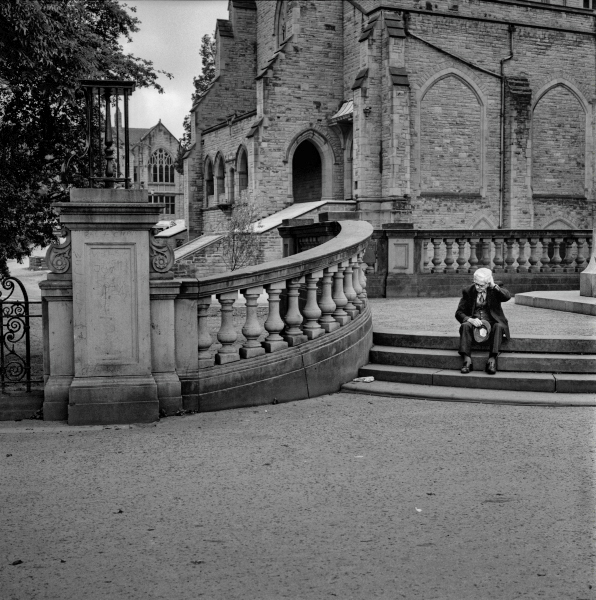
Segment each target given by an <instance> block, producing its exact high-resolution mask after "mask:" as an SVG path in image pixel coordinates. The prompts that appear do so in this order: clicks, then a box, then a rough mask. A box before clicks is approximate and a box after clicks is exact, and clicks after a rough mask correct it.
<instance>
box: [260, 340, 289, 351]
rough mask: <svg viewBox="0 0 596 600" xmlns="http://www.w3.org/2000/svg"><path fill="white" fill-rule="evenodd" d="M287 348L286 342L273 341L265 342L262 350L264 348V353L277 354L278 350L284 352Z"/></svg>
mask: <svg viewBox="0 0 596 600" xmlns="http://www.w3.org/2000/svg"><path fill="white" fill-rule="evenodd" d="M287 347H288V342H284V341H282V340H273V341H272V342H268V341H267V340H265V341H264V342H263V348H265V352H267V353H271V352H278V351H279V350H285V349H286V348H287Z"/></svg>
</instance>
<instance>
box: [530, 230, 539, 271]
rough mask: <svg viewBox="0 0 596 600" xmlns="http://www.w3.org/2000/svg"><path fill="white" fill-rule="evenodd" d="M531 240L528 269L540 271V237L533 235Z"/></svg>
mask: <svg viewBox="0 0 596 600" xmlns="http://www.w3.org/2000/svg"><path fill="white" fill-rule="evenodd" d="M529 241H530V258H529V259H528V260H529V261H530V268H529V269H528V270H529V271H530V273H540V267H539V266H538V263H539V262H540V258H539V257H538V238H537V237H531V238H529Z"/></svg>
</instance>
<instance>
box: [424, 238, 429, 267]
mask: <svg viewBox="0 0 596 600" xmlns="http://www.w3.org/2000/svg"><path fill="white" fill-rule="evenodd" d="M429 241H430V240H428V239H425V240H422V272H423V273H430V258H428V242H429Z"/></svg>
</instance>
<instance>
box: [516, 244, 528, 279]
mask: <svg viewBox="0 0 596 600" xmlns="http://www.w3.org/2000/svg"><path fill="white" fill-rule="evenodd" d="M527 242H528V239H527V238H523V237H520V238H519V240H517V247H518V254H517V272H518V273H527V272H528V259H527V258H526V243H527Z"/></svg>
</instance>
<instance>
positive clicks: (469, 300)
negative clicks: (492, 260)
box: [455, 285, 511, 339]
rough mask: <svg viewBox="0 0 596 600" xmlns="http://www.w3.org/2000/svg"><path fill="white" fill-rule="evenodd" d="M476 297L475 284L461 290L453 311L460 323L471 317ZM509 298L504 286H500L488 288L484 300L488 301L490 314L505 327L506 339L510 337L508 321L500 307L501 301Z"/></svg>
mask: <svg viewBox="0 0 596 600" xmlns="http://www.w3.org/2000/svg"><path fill="white" fill-rule="evenodd" d="M477 297H478V292H477V291H476V286H474V285H471V286H470V287H466V288H464V289H463V290H462V298H461V300H460V301H459V305H458V307H457V311H456V313H455V318H456V319H457V320H458V321H459V322H460V323H463V322H464V321H465V320H466V318H467V317H469V318H472V315H473V313H474V307H475V305H476V298H477ZM510 299H511V293H510V292H509V290H506V289H505V288H502V287H500V288H499V289H498V290H496V289H494V288H493V289H491V288H488V289H487V290H486V301H487V303H488V310H489V311H490V316H491V317H492V318H493V319H494V320H495V321H496V322H497V323H500V324H501V325H502V326H503V328H504V329H505V337H506V338H507V339H509V337H510V336H509V323H508V321H507V318H506V317H505V315H504V313H503V309H502V308H501V302H507V300H510Z"/></svg>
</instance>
